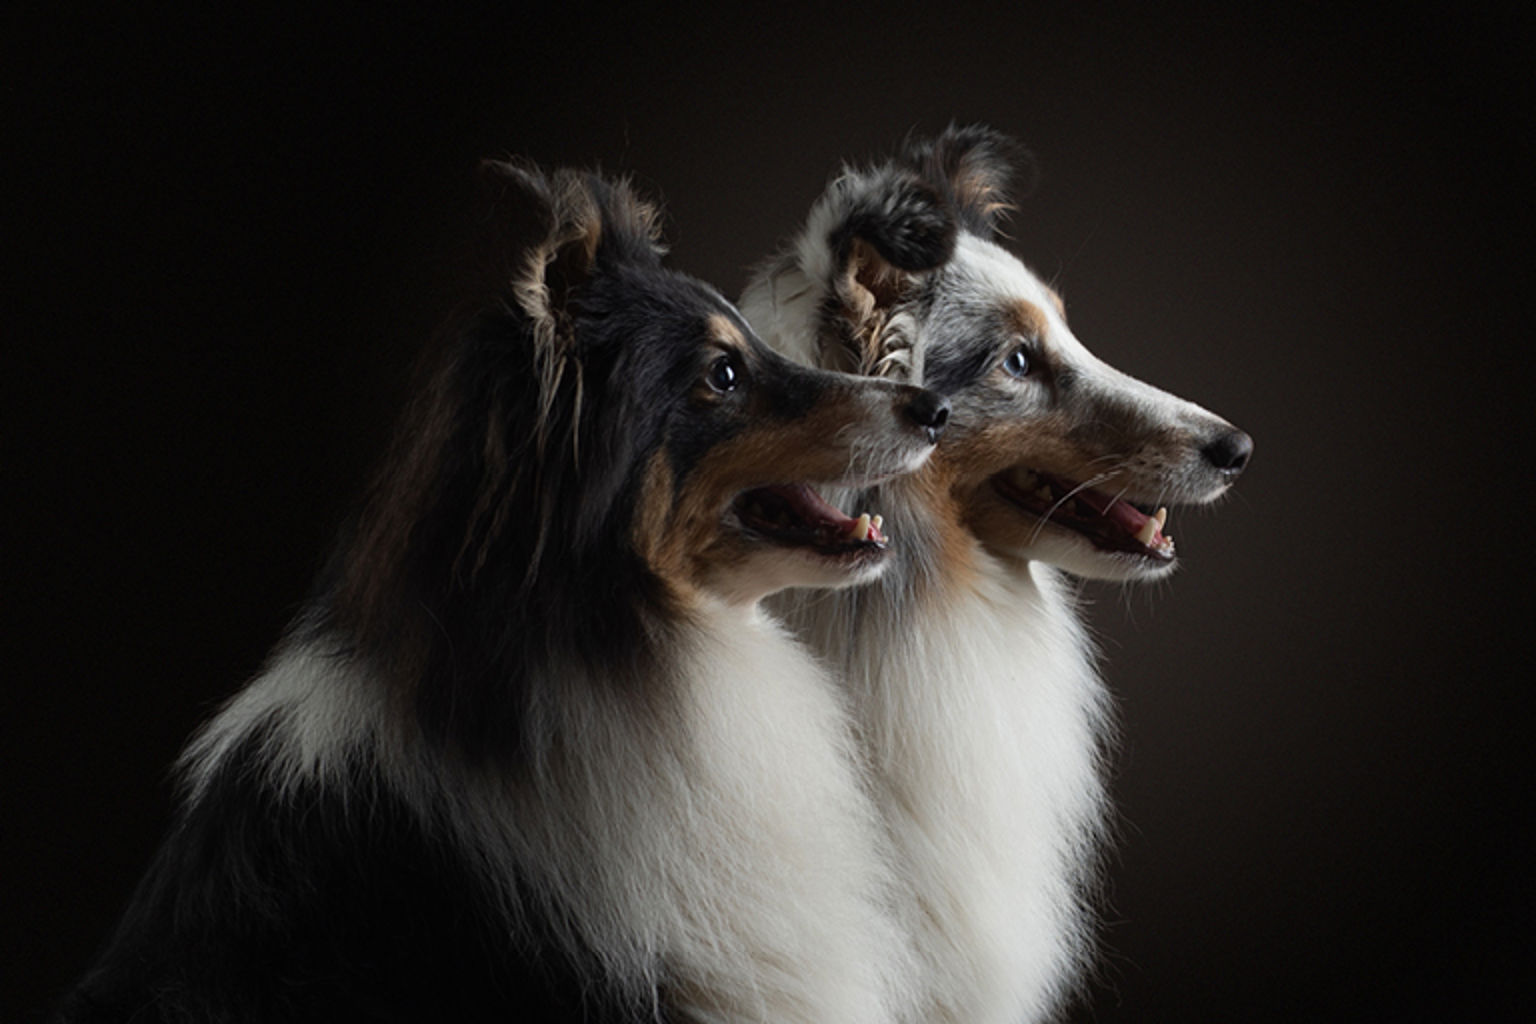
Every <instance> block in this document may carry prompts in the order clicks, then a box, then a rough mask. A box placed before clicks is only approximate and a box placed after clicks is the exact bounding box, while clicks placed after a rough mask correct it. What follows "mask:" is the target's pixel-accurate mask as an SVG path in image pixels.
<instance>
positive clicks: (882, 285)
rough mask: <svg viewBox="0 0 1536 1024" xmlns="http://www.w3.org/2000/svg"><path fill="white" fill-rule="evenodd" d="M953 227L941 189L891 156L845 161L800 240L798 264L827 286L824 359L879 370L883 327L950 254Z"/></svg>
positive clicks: (882, 356)
mask: <svg viewBox="0 0 1536 1024" xmlns="http://www.w3.org/2000/svg"><path fill="white" fill-rule="evenodd" d="M957 234H958V229H957V226H956V224H955V217H954V214H953V212H952V211H951V210H950V208H949V206H948V204H947V203H946V202H945V200H944V198H943V196H942V195H940V193H939V192H938V191H937V190H936V189H934V188H933V187H932V186H931V185H929V184H928V183H927V182H925V181H923V180H922V178H920V177H919V176H918V175H916V174H915V173H913V172H912V171H911V170H909V169H907V168H903V167H899V166H896V165H894V164H886V165H882V166H880V167H878V168H875V169H874V170H868V171H862V170H855V169H853V168H848V169H845V171H844V173H843V174H842V176H841V177H839V178H838V179H837V180H836V181H835V182H833V183H832V185H831V187H830V188H828V190H827V191H826V193H825V194H823V196H822V198H821V199H820V200H819V201H818V202H817V204H816V206H815V207H814V208H813V210H812V212H811V218H810V221H809V223H808V225H807V232H806V234H805V235H803V236H802V240H801V242H800V243H799V255H800V261H801V268H802V270H804V271H805V272H806V273H807V274H809V276H810V277H811V279H812V280H815V281H817V282H818V283H819V284H820V286H821V287H823V288H825V289H826V290H827V292H826V294H827V301H828V305H826V306H825V307H824V313H825V314H829V315H830V316H831V321H830V323H829V324H828V326H830V327H831V328H832V331H831V334H830V335H823V341H822V345H821V353H820V356H819V357H818V358H819V359H820V360H821V362H822V364H823V365H825V366H829V367H832V368H835V369H840V370H846V371H851V372H856V373H877V372H882V371H881V369H880V368H881V367H882V366H884V365H886V363H885V360H886V357H887V356H888V355H889V352H888V351H887V348H888V345H887V342H888V341H889V340H890V339H889V338H888V336H887V332H886V330H885V327H886V325H887V323H888V321H889V319H890V315H891V313H892V312H893V311H894V310H895V309H896V307H897V306H898V305H899V304H900V303H901V301H902V300H903V299H904V298H906V297H908V296H909V295H911V294H912V293H913V291H914V290H915V288H916V287H917V285H918V283H919V282H920V281H921V280H922V277H923V275H924V274H925V273H926V272H927V271H931V270H933V269H934V268H936V267H939V266H942V265H943V264H944V263H946V262H948V260H949V258H950V256H952V255H953V254H954V250H955V239H956V237H957Z"/></svg>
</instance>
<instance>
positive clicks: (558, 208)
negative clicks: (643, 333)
mask: <svg viewBox="0 0 1536 1024" xmlns="http://www.w3.org/2000/svg"><path fill="white" fill-rule="evenodd" d="M480 172H481V179H482V181H483V182H484V184H485V186H486V188H487V190H488V191H489V193H490V196H489V198H490V203H489V218H488V227H489V228H490V229H491V231H492V234H493V240H492V242H493V244H494V245H495V246H496V248H497V250H498V252H500V253H501V259H500V260H498V261H497V262H496V264H495V265H496V266H497V267H499V270H498V274H499V277H500V279H499V280H498V281H497V282H496V284H497V286H498V287H499V288H500V289H505V288H507V287H508V286H509V285H510V287H511V290H512V294H513V296H514V297H515V298H516V301H517V304H518V306H519V307H520V308H521V309H522V311H523V312H524V313H526V314H527V315H528V316H530V317H532V318H533V319H534V320H535V321H538V322H541V323H550V324H553V323H556V322H558V321H559V320H560V319H561V318H562V317H563V316H564V315H565V314H566V313H567V312H569V310H570V308H571V304H572V302H573V301H574V299H575V296H576V295H577V294H578V293H579V291H580V290H581V287H582V285H583V284H585V282H586V281H587V279H588V278H589V277H590V276H591V275H592V272H593V270H594V269H595V268H596V266H597V265H598V263H599V262H601V261H604V260H609V261H613V262H642V263H654V262H657V261H659V259H660V256H661V252H662V247H661V242H660V238H659V222H660V217H659V215H658V214H657V212H656V209H655V208H654V207H653V206H651V205H650V204H649V203H646V202H645V201H643V200H642V199H640V198H639V197H638V196H637V195H636V194H635V192H634V190H633V189H631V188H630V186H629V185H628V183H627V182H624V181H609V180H607V179H604V178H602V177H599V176H598V175H596V174H590V173H586V172H582V171H572V170H558V171H555V172H554V173H553V174H545V173H544V172H542V171H540V170H539V169H538V168H536V167H534V166H532V165H531V164H525V163H519V162H515V161H510V160H485V161H483V162H482V163H481V165H480Z"/></svg>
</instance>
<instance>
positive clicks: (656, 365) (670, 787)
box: [61, 162, 947, 1024]
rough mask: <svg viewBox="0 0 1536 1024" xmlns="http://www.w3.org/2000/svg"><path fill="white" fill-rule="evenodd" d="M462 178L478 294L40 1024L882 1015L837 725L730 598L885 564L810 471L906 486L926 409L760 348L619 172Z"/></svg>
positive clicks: (872, 847) (871, 832) (873, 867)
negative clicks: (59, 1023) (482, 210)
mask: <svg viewBox="0 0 1536 1024" xmlns="http://www.w3.org/2000/svg"><path fill="white" fill-rule="evenodd" d="M487 175H488V177H489V178H490V179H491V181H492V183H493V188H494V191H495V193H496V199H495V202H494V203H493V204H492V206H493V214H492V217H491V223H492V224H493V225H494V226H495V230H496V231H498V232H500V237H502V238H503V239H504V244H503V246H502V248H501V250H500V254H499V257H498V261H497V263H496V266H495V267H494V273H493V274H492V275H491V280H492V281H494V283H495V287H494V288H493V289H492V293H491V294H490V298H489V299H488V301H485V302H483V303H481V304H479V305H478V306H477V307H476V308H475V309H474V310H473V315H472V316H467V317H465V318H462V319H461V320H460V321H459V323H458V326H457V328H456V329H455V330H453V331H451V332H448V333H447V334H445V336H444V343H443V345H442V346H441V352H440V357H439V358H437V359H436V360H435V362H432V363H431V364H430V365H432V366H434V367H435V369H433V370H432V371H431V372H430V373H428V374H426V375H425V377H424V381H425V383H424V385H423V386H422V388H421V391H420V393H419V395H418V396H417V399H416V401H415V402H414V404H413V406H412V408H411V409H410V411H409V413H408V415H407V416H406V418H405V420H404V426H403V429H402V431H401V433H400V435H399V438H398V440H397V442H396V444H395V446H394V448H393V450H392V452H391V454H390V455H389V457H388V458H387V459H386V461H385V464H384V468H383V470H382V471H381V473H380V475H379V476H378V478H377V482H376V485H375V486H374V488H373V489H372V491H371V496H370V497H369V498H368V500H367V501H366V503H365V505H364V510H363V511H362V512H361V513H360V515H359V516H358V517H357V520H356V522H355V523H354V525H353V526H352V527H351V528H349V530H348V531H346V533H345V535H344V537H343V539H342V541H341V542H340V544H339V546H338V549H337V552H336V554H335V556H334V557H333V559H332V560H331V562H330V564H329V567H328V568H327V570H326V571H325V573H324V574H323V577H322V580H321V582H320V584H319V586H318V587H317V592H316V596H315V597H314V598H313V599H312V600H311V601H310V602H309V603H308V604H307V606H306V607H305V609H304V610H303V612H302V613H301V614H300V615H299V616H298V618H297V620H296V621H295V622H294V624H293V626H292V628H291V630H290V632H289V634H288V635H287V636H286V637H285V638H284V640H283V641H282V642H281V643H280V644H279V646H278V647H277V649H276V650H275V652H274V653H273V654H272V656H271V659H270V661H269V663H268V664H267V666H266V668H265V669H264V671H262V672H261V674H260V675H259V676H258V677H257V678H256V679H255V680H254V681H253V682H251V683H250V684H249V685H248V686H247V687H246V688H245V689H244V690H243V691H241V692H240V693H239V694H238V695H237V696H235V697H234V698H233V699H232V700H231V701H230V702H229V703H228V704H227V705H226V706H225V707H224V708H223V709H222V711H220V712H219V713H218V714H217V716H216V717H215V718H214V719H213V720H212V721H211V722H210V723H209V724H208V725H207V726H206V727H205V728H203V729H202V730H201V732H200V733H199V734H198V735H197V736H196V737H195V739H194V740H193V742H192V743H191V744H190V746H189V747H188V749H187V751H186V754H185V755H184V758H183V760H182V762H181V765H180V772H181V778H182V780H183V783H184V794H183V803H182V806H181V807H180V810H179V814H178V816H177V818H176V821H175V823H174V827H173V828H172V831H171V833H170V835H169V836H168V838H167V839H166V841H165V843H164V845H163V847H162V848H161V850H160V851H159V853H158V855H157V856H156V859H155V860H154V863H153V864H152V866H151V867H150V868H149V870H148V873H147V874H146V876H145V878H144V879H143V881H142V883H141V885H140V887H139V889H138V891H137V893H136V894H135V895H134V897H133V899H132V902H131V904H130V907H129V909H128V911H127V913H126V915H125V917H124V919H123V921H122V923H121V925H120V927H119V929H118V930H117V932H116V934H115V935H114V936H113V937H112V938H111V940H110V942H109V943H108V945H107V947H106V949H105V950H104V952H103V954H102V955H101V957H100V959H99V961H98V962H97V963H96V965H95V966H94V968H93V969H92V970H91V971H90V972H89V973H88V975H87V976H86V977H85V979H84V980H83V981H82V982H81V984H80V985H79V987H78V988H77V989H76V990H75V991H74V992H73V993H72V994H71V995H70V996H69V997H68V998H67V999H66V1001H65V1003H64V1006H63V1009H62V1011H61V1019H62V1020H66V1021H96V1020H111V1021H124V1022H126V1021H134V1022H154V1021H162V1022H173V1021H174V1022H190V1021H204V1022H211V1021H230V1022H235V1021H241V1022H245V1021H250V1022H256V1021H261V1022H275V1021H327V1022H338V1021H363V1020H366V1021H434V1022H437V1021H442V1022H450V1021H451V1022H456V1024H458V1022H469V1021H492V1020H494V1021H497V1022H501V1024H506V1022H535V1021H550V1020H559V1021H594V1022H596V1021H601V1022H610V1021H653V1020H656V1021H684V1020H686V1021H725V1020H730V1021H765V1022H766V1021H779V1022H783V1021H802V1022H807V1024H809V1022H813V1021H814V1022H821V1024H825V1022H833V1021H835V1022H839V1024H844V1022H865V1021H867V1022H875V1021H883V1020H888V1019H891V1018H892V1017H893V1016H894V1015H895V1014H896V1012H897V1010H896V1007H897V1005H898V1004H899V1003H900V1001H901V999H902V995H901V992H902V989H903V986H904V985H905V983H906V979H907V977H908V976H909V974H910V972H909V971H908V970H907V968H906V961H905V959H904V958H905V957H906V955H907V954H906V952H905V950H906V939H905V938H904V937H903V935H902V934H901V932H900V930H899V928H898V927H897V925H896V924H895V923H894V922H893V920H892V918H891V915H890V914H889V913H888V912H887V906H886V904H887V901H888V899H889V896H890V889H891V886H892V879H891V877H890V873H889V867H888V864H887V862H886V859H885V858H884V857H883V856H882V854H881V852H880V851H881V840H880V837H879V831H880V826H879V824H878V819H877V816H876V813H875V812H874V810H873V809H872V807H871V806H870V804H869V801H868V799H867V795H866V794H865V792H864V791H863V789H862V788H861V778H860V772H859V768H858V761H857V758H856V756H855V755H854V754H853V753H852V752H851V750H850V747H851V744H850V741H849V735H848V723H847V721H846V720H845V715H844V713H843V711H842V707H841V704H840V703H839V700H838V697H837V694H836V692H835V690H834V689H833V688H832V687H831V686H830V685H829V684H828V681H827V680H826V679H825V678H824V677H823V675H822V673H821V672H820V671H819V670H818V669H817V668H816V666H815V665H814V664H813V662H812V661H811V660H810V658H809V657H808V655H806V654H805V653H803V652H802V651H801V650H800V649H798V648H797V647H796V646H795V645H794V643H792V642H791V641H790V640H788V639H787V637H786V635H785V634H784V633H782V632H781V631H780V629H779V628H778V627H776V626H775V625H774V623H773V622H772V621H771V620H769V619H768V618H766V617H765V616H764V614H763V613H762V612H761V611H760V609H759V601H760V599H761V598H763V597H764V596H765V595H767V594H769V593H772V592H773V591H776V590H779V589H781V588H783V587H786V586H792V585H793V586H834V585H844V584H850V583H858V582H868V581H870V580H872V579H874V578H875V577H877V576H878V575H879V574H880V573H881V572H882V571H883V567H884V563H885V560H886V557H887V549H886V544H885V540H884V537H883V535H882V533H881V531H880V529H879V527H878V524H872V523H871V521H870V519H869V518H868V517H867V516H860V517H858V518H852V517H849V516H846V515H844V514H842V513H841V512H839V511H837V510H835V509H833V508H832V507H830V506H828V505H827V504H825V503H824V502H823V501H822V500H821V499H820V498H819V496H818V495H817V493H816V492H815V491H814V490H812V485H816V484H843V485H852V484H861V483H872V482H875V481H877V480H879V479H882V478H887V477H890V476H893V475H896V474H901V473H905V472H909V471H911V470H914V469H915V468H917V467H918V466H920V465H921V464H922V463H923V461H924V460H925V459H926V458H927V457H928V455H929V454H930V452H931V451H932V449H933V446H934V440H935V437H936V436H937V434H938V431H939V428H940V427H941V426H942V425H943V423H944V419H945V416H946V413H947V409H946V405H945V403H944V402H943V401H942V400H940V399H939V398H938V397H937V396H935V395H934V394H933V393H931V392H928V391H925V390H921V389H919V388H916V387H912V386H906V385H903V384H898V383H893V382H884V381H872V380H861V379H859V378H856V377H851V376H844V375H841V374H834V373H828V372H824V371H820V370H813V369H806V368H802V367H799V366H797V365H795V364H793V363H792V362H791V361H789V360H787V359H785V358H783V357H782V356H780V355H777V354H775V353H773V352H772V351H770V350H769V349H768V348H766V347H765V346H764V345H763V344H762V343H761V342H760V341H759V340H757V338H756V337H755V335H754V334H753V332H752V330H751V329H750V328H749V327H748V326H747V324H746V322H745V321H744V320H743V319H742V318H741V317H740V316H739V315H738V314H737V312H736V311H735V310H734V308H733V307H732V306H731V305H730V304H729V303H727V302H726V301H724V300H723V299H722V298H720V297H719V295H718V294H716V293H715V292H714V291H713V290H711V289H710V288H708V287H706V286H704V285H702V284H700V283H699V282H698V281H696V280H693V279H691V278H689V277H686V276H683V275H681V274H679V273H676V272H673V271H670V270H667V269H665V268H664V267H663V265H662V262H661V259H660V250H659V244H658V235H657V230H656V215H655V211H654V210H653V209H652V208H651V207H650V206H649V205H647V204H645V203H644V202H642V201H641V200H640V199H639V198H637V196H636V195H635V194H634V193H633V192H632V191H631V189H630V188H629V187H628V186H627V185H625V184H623V183H620V182H614V181H610V180H606V179H602V178H599V177H597V176H594V175H590V174H584V173H578V172H570V171H562V172H558V173H555V174H550V175H546V174H544V173H541V172H539V171H537V170H534V169H532V168H529V167H526V166H522V165H518V164H513V163H501V162H495V163H491V164H488V165H487Z"/></svg>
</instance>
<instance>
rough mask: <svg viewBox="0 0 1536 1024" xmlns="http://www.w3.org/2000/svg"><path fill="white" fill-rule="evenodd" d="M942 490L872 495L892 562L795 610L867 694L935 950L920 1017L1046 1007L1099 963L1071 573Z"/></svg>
mask: <svg viewBox="0 0 1536 1024" xmlns="http://www.w3.org/2000/svg"><path fill="white" fill-rule="evenodd" d="M936 486H941V483H940V482H938V481H935V480H934V479H933V478H932V474H926V475H920V476H919V477H917V478H910V479H908V480H903V481H897V482H895V483H892V484H890V485H887V486H886V487H884V488H883V489H882V490H881V492H880V493H878V494H876V495H873V496H871V497H870V498H869V499H868V502H867V505H868V507H873V508H879V509H882V510H884V512H885V515H886V520H887V522H888V523H889V524H890V525H889V531H890V533H891V535H892V536H893V537H894V538H896V543H899V544H900V545H901V546H902V552H903V559H902V562H901V564H900V566H899V567H898V568H897V570H896V571H893V572H891V573H889V574H888V575H887V576H886V577H885V578H884V579H882V580H881V581H879V582H877V583H875V584H873V585H872V586H869V587H865V588H861V589H859V590H856V591H844V592H836V593H821V594H817V593H809V592H798V593H796V594H794V595H791V596H790V597H789V598H788V599H787V600H786V601H785V602H784V604H783V608H784V610H785V611H786V613H787V615H788V616H789V620H790V622H791V623H792V625H793V626H794V627H795V629H796V630H797V631H798V632H799V634H800V635H801V636H802V637H803V638H805V639H806V640H807V641H808V642H809V644H810V645H811V647H812V648H813V650H815V651H816V652H817V653H818V654H820V655H822V656H823V657H825V658H826V659H827V660H828V661H829V662H830V663H831V664H832V666H833V667H834V669H835V670H837V671H838V672H839V673H840V674H841V675H842V676H843V678H844V679H845V680H846V682H847V686H848V688H849V691H850V694H851V697H852V701H853V709H854V716H855V719H856V728H857V729H858V731H859V733H860V738H861V741H862V743H863V746H864V749H865V755H866V757H867V758H868V759H869V761H870V764H871V768H872V771H873V774H874V776H875V778H876V780H877V782H876V786H877V792H878V797H877V800H878V803H879V805H880V807H881V808H882V810H883V812H884V815H885V822H886V827H887V829H888V830H889V833H890V835H891V836H892V838H893V841H894V845H895V847H896V849H897V850H898V856H899V858H900V870H901V871H902V872H903V874H904V883H905V885H906V887H907V896H908V903H907V905H906V907H905V911H906V914H907V925H908V928H909V930H910V932H911V933H912V934H913V935H914V936H915V939H916V946H917V949H918V950H919V951H921V955H922V959H923V964H922V967H921V972H922V973H921V985H922V989H923V991H922V996H921V999H922V1006H921V1008H920V1009H919V1011H918V1014H917V1016H916V1018H915V1019H917V1020H923V1021H952V1022H957V1024H958V1022H961V1021H964V1022H968V1024H993V1022H995V1024H1018V1022H1020V1021H1040V1020H1045V1019H1048V1018H1049V1017H1050V1016H1051V1015H1052V1014H1053V1013H1054V1012H1055V1011H1056V1010H1057V1009H1059V1007H1060V1004H1061V1002H1062V1000H1063V999H1064V997H1065V996H1066V995H1067V994H1068V992H1069V991H1070V989H1071V987H1072V984H1073V983H1074V981H1075V980H1076V978H1077V976H1078V975H1079V974H1080V973H1081V971H1082V970H1083V968H1084V967H1085V966H1086V963H1087V959H1088V953H1089V939H1090V934H1089V932H1090V930H1091V917H1090V914H1089V912H1088V908H1087V901H1086V896H1087V895H1088V892H1087V890H1088V889H1089V888H1090V887H1091V885H1092V883H1093V880H1094V874H1095V872H1094V868H1095V850H1096V848H1097V845H1098V841H1099V839H1100V835H1101V832H1102V830H1103V820H1104V808H1105V797H1104V791H1103V785H1102V782H1101V780H1100V774H1099V767H1100V761H1101V752H1102V747H1103V742H1104V737H1105V734H1106V729H1107V724H1108V723H1107V719H1108V708H1107V703H1108V702H1107V698H1106V694H1105V691H1104V689H1103V687H1102V684H1101V682H1100V681H1099V679H1098V677H1097V674H1096V672H1095V668H1094V663H1093V661H1094V655H1093V651H1092V648H1091V645H1090V644H1089V643H1088V641H1087V638H1086V636H1085V633H1084V630H1083V627H1082V625H1081V623H1080V622H1079V620H1078V617H1077V614H1076V612H1075V610H1074V608H1073V604H1072V600H1071V596H1070V594H1069V592H1068V590H1067V588H1066V586H1065V585H1064V582H1063V581H1062V580H1061V578H1060V577H1059V575H1058V574H1057V573H1056V572H1055V571H1054V570H1052V569H1050V568H1048V567H1046V566H1043V565H1039V564H1030V563H1024V562H1017V563H1005V562H1003V561H1000V560H999V559H998V558H997V557H996V556H994V555H992V554H989V553H988V552H987V551H985V550H984V549H983V548H982V547H981V545H979V544H978V543H977V542H976V541H975V540H974V538H973V537H972V536H971V535H970V534H969V533H968V532H966V531H965V530H964V529H963V528H962V527H961V526H960V523H959V519H958V511H957V510H956V509H954V508H953V507H952V506H951V505H949V504H947V503H946V502H945V501H943V500H937V501H936V500H934V494H935V491H934V488H935V487H936Z"/></svg>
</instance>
